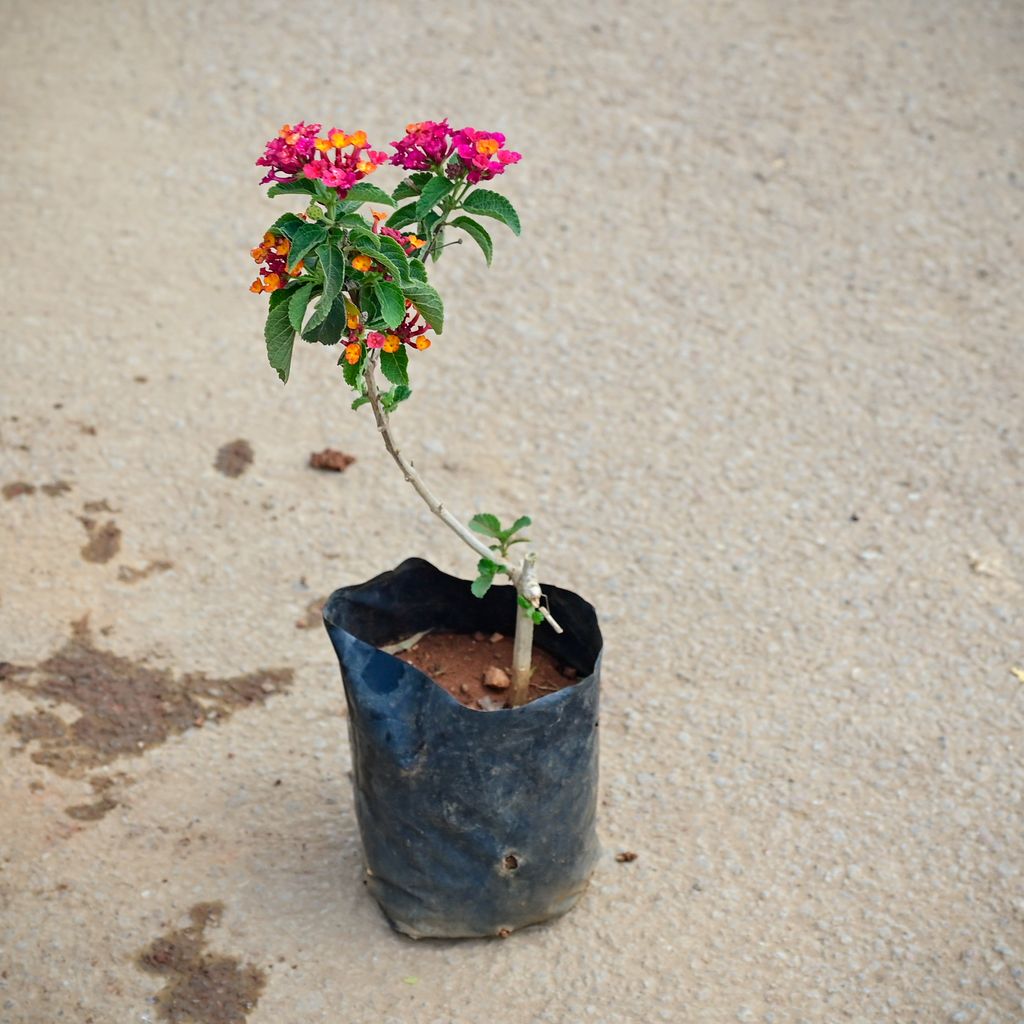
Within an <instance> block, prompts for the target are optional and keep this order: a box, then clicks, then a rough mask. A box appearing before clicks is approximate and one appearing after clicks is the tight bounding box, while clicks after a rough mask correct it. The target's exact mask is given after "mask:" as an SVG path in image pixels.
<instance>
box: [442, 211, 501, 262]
mask: <svg viewBox="0 0 1024 1024" xmlns="http://www.w3.org/2000/svg"><path fill="white" fill-rule="evenodd" d="M452 227H453V228H462V230H463V231H465V232H466V234H467V235H469V237H470V238H472V239H473V241H474V242H476V244H477V245H479V246H480V248H481V249H483V253H484V259H485V260H487V266H490V265H491V256H492V255H493V253H494V243H493V242H492V241H491V236H490V235H489V234H488V233H487V229H486V228H485V227H484V226H483V225H482V224H477V222H476V221H475V220H473V219H472V218H470V217H456V218H455V220H453V221H452Z"/></svg>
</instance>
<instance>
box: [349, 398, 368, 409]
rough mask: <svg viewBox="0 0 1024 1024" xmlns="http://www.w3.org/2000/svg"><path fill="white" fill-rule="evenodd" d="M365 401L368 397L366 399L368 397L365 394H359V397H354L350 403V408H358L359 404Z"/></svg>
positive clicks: (363, 403)
mask: <svg viewBox="0 0 1024 1024" xmlns="http://www.w3.org/2000/svg"><path fill="white" fill-rule="evenodd" d="M367 402H369V399H368V398H367V397H366V395H360V397H359V398H357V399H356V400H355V401H354V402H353V403H352V408H353V409H358V408H359V406H361V405H366V403H367Z"/></svg>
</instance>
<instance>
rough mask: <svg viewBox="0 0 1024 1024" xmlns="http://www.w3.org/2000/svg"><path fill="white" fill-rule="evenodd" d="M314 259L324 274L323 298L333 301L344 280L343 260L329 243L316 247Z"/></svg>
mask: <svg viewBox="0 0 1024 1024" xmlns="http://www.w3.org/2000/svg"><path fill="white" fill-rule="evenodd" d="M316 258H317V259H318V260H319V261H320V267H321V269H322V270H323V272H324V296H325V297H326V298H330V299H333V298H334V296H335V295H337V294H338V292H339V291H341V285H342V282H343V281H344V280H345V258H344V257H343V256H342V255H341V253H340V252H339V251H338V249H337V248H336V247H335V246H334V245H333V244H332V243H331V242H325V243H324V244H323V245H318V246H317V249H316Z"/></svg>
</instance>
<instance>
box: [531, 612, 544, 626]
mask: <svg viewBox="0 0 1024 1024" xmlns="http://www.w3.org/2000/svg"><path fill="white" fill-rule="evenodd" d="M530 618H531V619H533V624H534V625H535V626H539V625H540V624H541V623H542V622H543V621H544V615H543V614H542V613H541V612H540V611H539V610H538V609H536V608H534V609H533V610H532V611H531V612H530Z"/></svg>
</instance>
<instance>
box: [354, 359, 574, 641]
mask: <svg viewBox="0 0 1024 1024" xmlns="http://www.w3.org/2000/svg"><path fill="white" fill-rule="evenodd" d="M376 370H377V353H376V352H371V353H370V356H369V358H368V359H367V360H366V366H365V368H364V370H363V378H364V380H365V381H366V397H367V398H368V399H369V400H370V408H371V409H372V410H373V418H374V419H375V420H376V421H377V430H378V431H379V432H380V436H381V437H382V438H383V439H384V447H385V448H386V449H387V450H388V454H389V455H390V456H391V458H392V459H394V460H395V462H396V464H397V465H398V468H399V469H400V470H401V471H402V475H403V476H404V477H405V479H406V480H408V482H409V483H410V484H412V486H413V488H414V489H415V491H416V493H417V494H418V495H419V496H420V497H421V498H422V499H423V500H424V502H426V505H427V507H428V508H429V509H430V511H431V512H433V513H434V515H436V516H437V517H438V518H439V519H440V520H441V522H443V523H444V524H445V525H446V526H447V527H448V528H449V529H450V530H452V531H453V532H454V533H455V534H456V535H457V536H458V537H459V539H460V540H462V541H463V542H464V543H465V544H467V545H469V547H471V548H472V549H473V550H474V551H475V552H476V553H477V554H478V555H479V556H480V557H481V558H487V559H490V560H491V561H492V562H497V563H498V565H500V566H501V568H502V571H503V572H505V573H506V574H507V575H508V576H509V578H510V579H511V580H512V582H513V583H514V584H515V586H516V591H517V593H519V594H521V595H522V596H523V597H525V598H526V599H527V600H528V601H529V602H530V604H531V605H533V607H534V608H537V610H538V611H539V612H540V613H541V615H543V616H544V618H545V619H546V620H547V622H548V623H549V624H550V626H551V628H552V629H554V630H555V632H556V633H561V632H562V627H561V626H559V625H558V623H557V622H556V621H555V620H554V619H553V618H552V617H551V613H550V612H549V611H548V610H547V608H544V607H543V606H542V605H541V603H540V599H541V591H540V586H539V585H538V583H537V581H536V578H535V576H534V575H533V568H532V567H533V557H531V556H527V558H526V560H525V561H524V562H523V566H522V568H519V567H517V566H514V565H512V564H511V563H510V562H508V561H507V560H506V559H504V558H502V557H501V556H500V555H499V554H498V553H497V552H496V551H492V550H491V549H490V548H489V547H488V546H487V545H486V544H484V542H483V541H482V540H480V539H479V538H478V537H476V536H475V535H474V534H473V533H472V532H471V531H470V529H469V528H468V527H466V526H463V524H462V523H461V522H459V520H458V519H456V518H455V516H453V515H452V514H451V512H449V511H448V509H446V508H445V507H444V503H443V502H442V501H441V499H440V498H438V497H437V495H435V494H434V492H433V491H431V490H430V488H429V487H427V485H426V483H425V482H424V480H423V477H421V476H420V475H419V473H417V472H416V469H415V468H414V467H413V464H412V463H411V462H409V461H408V460H407V459H406V458H405V456H404V455H403V454H402V453H401V451H400V450H399V448H398V444H397V442H396V441H395V435H394V433H393V432H392V430H391V421H390V419H389V417H388V414H387V412H386V411H385V409H384V407H383V406H382V405H381V401H380V392H379V391H378V390H377V374H376ZM528 565H529V569H528V570H527V566H528ZM519 610H520V611H522V610H523V609H519ZM521 618H522V616H517V618H516V622H517V632H518V629H519V626H518V623H519V620H520V619H521ZM531 624H532V623H531Z"/></svg>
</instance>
